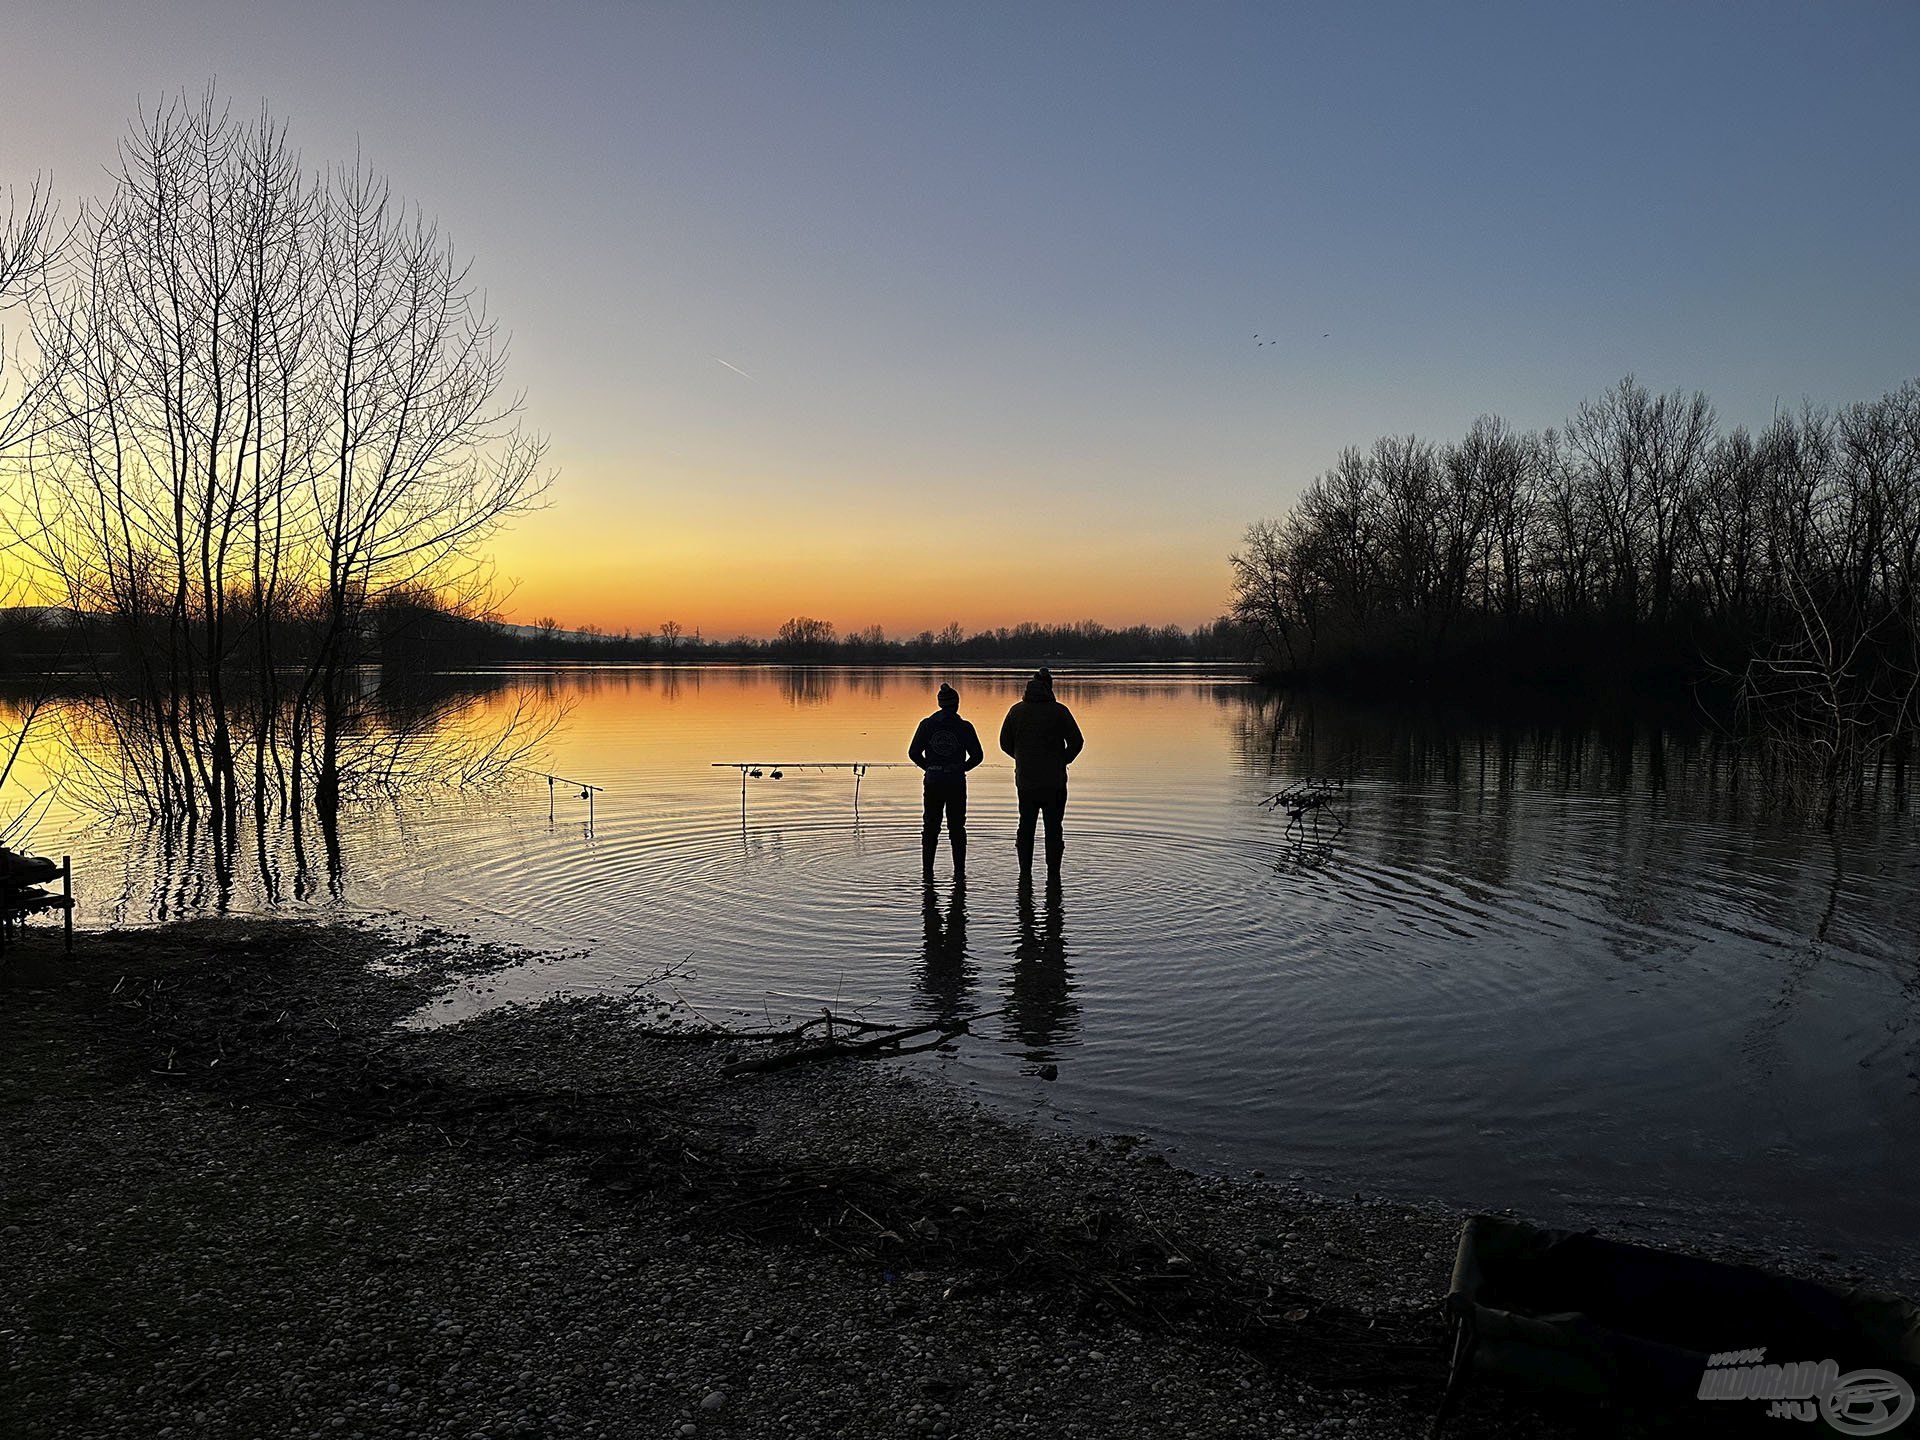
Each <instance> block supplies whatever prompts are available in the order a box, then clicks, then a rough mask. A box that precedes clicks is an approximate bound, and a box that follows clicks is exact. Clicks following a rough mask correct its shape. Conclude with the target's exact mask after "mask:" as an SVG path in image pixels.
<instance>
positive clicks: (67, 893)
mask: <svg viewBox="0 0 1920 1440" xmlns="http://www.w3.org/2000/svg"><path fill="white" fill-rule="evenodd" d="M60 896H61V898H62V899H63V900H64V901H65V902H66V903H65V904H64V905H62V906H61V907H60V913H61V915H62V916H64V917H65V920H66V926H67V954H69V955H71V954H72V953H73V857H72V856H71V855H62V856H61V857H60Z"/></svg>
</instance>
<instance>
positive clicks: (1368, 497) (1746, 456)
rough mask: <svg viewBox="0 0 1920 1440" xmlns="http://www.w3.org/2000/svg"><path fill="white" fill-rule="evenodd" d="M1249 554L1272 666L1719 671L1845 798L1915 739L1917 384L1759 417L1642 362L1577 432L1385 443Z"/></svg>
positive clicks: (1757, 727)
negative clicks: (1720, 421) (1641, 375)
mask: <svg viewBox="0 0 1920 1440" xmlns="http://www.w3.org/2000/svg"><path fill="white" fill-rule="evenodd" d="M1231 563H1232V568H1233V577H1234V584H1233V610H1232V614H1233V617H1234V619H1235V620H1236V621H1237V622H1238V623H1239V624H1240V625H1241V626H1242V627H1243V629H1244V631H1245V633H1246V634H1247V635H1248V637H1250V639H1251V641H1252V643H1253V644H1254V645H1255V647H1256V648H1257V651H1258V655H1259V659H1260V661H1261V663H1262V664H1263V666H1264V667H1265V668H1266V669H1267V670H1268V671H1270V672H1272V673H1274V674H1275V675H1293V676H1319V677H1322V678H1339V679H1344V680H1348V681H1355V682H1360V683H1371V684H1376V685H1377V684H1382V683H1388V684H1393V685H1398V686H1402V687H1404V686H1405V685H1406V684H1407V683H1408V682H1409V681H1412V680H1416V679H1418V680H1420V681H1421V682H1422V683H1423V684H1427V685H1431V684H1433V683H1435V682H1446V681H1448V680H1458V681H1460V682H1463V683H1465V684H1470V685H1477V684H1482V683H1484V682H1485V681H1487V680H1488V679H1499V678H1505V679H1517V680H1526V681H1532V682H1536V683H1546V684H1567V683H1573V682H1589V683H1590V682H1604V683H1610V684H1611V683H1619V682H1630V683H1654V684H1662V685H1668V686H1671V685H1677V684H1686V683H1690V682H1695V681H1699V680H1702V679H1708V680H1717V681H1718V682H1720V684H1721V685H1722V687H1723V688H1724V689H1726V690H1727V691H1728V692H1730V693H1731V694H1732V695H1733V696H1735V697H1736V698H1737V700H1738V703H1739V706H1740V709H1741V712H1742V713H1743V714H1745V715H1746V716H1747V717H1748V719H1749V722H1750V725H1751V726H1752V728H1753V729H1754V732H1755V733H1757V734H1763V735H1765V736H1768V737H1771V740H1772V741H1773V742H1776V743H1779V744H1781V745H1787V744H1788V743H1789V741H1791V744H1792V745H1794V746H1798V747H1801V748H1802V749H1804V748H1805V747H1806V746H1808V745H1809V744H1812V745H1814V746H1815V747H1816V748H1817V750H1818V754H1819V768H1821V769H1822V771H1823V773H1824V774H1825V775H1826V777H1827V778H1826V779H1825V780H1824V781H1823V782H1822V785H1823V787H1824V788H1823V793H1824V794H1826V795H1828V796H1829V797H1832V796H1833V795H1835V794H1836V793H1839V792H1843V791H1844V790H1845V789H1846V788H1847V787H1848V786H1849V785H1851V784H1854V783H1855V782H1857V780H1858V778H1859V776H1860V774H1861V773H1862V767H1864V766H1866V765H1868V764H1871V763H1875V760H1876V757H1878V756H1880V755H1883V754H1886V753H1889V752H1894V753H1897V754H1899V755H1901V756H1904V754H1905V751H1906V748H1907V747H1908V746H1909V744H1910V742H1911V737H1912V733H1913V730H1914V727H1915V723H1916V718H1917V717H1916V708H1917V707H1920V620H1917V619H1916V615H1917V613H1920V382H1914V383H1909V384H1907V385H1905V386H1903V387H1901V388H1900V389H1898V390H1895V391H1893V392H1891V393H1889V394H1887V395H1883V396H1881V397H1880V398H1879V399H1876V400H1868V401H1863V402H1860V403H1857V404H1853V405H1847V406H1843V407H1841V408H1839V409H1838V410H1831V411H1830V410H1825V409H1820V408H1816V407H1814V406H1811V405H1809V406H1807V407H1805V408H1803V409H1802V410H1801V411H1799V412H1797V413H1783V414H1780V415H1778V416H1776V417H1775V419H1774V421H1773V422H1772V423H1771V424H1770V425H1769V426H1768V427H1767V429H1766V430H1765V431H1764V432H1763V433H1761V434H1759V435H1757V436H1756V435H1753V434H1751V433H1749V432H1748V431H1747V430H1745V429H1743V428H1739V427H1735V428H1733V429H1731V430H1727V431H1721V430H1720V429H1718V427H1717V426H1716V422H1715V416H1714V411H1713V407H1712V405H1711V404H1709V403H1708V401H1707V398H1706V397H1705V396H1704V395H1702V394H1700V393H1698V392H1693V393H1687V392H1683V391H1678V390H1676V391H1673V392H1671V393H1669V394H1665V395H1656V394H1653V393H1651V392H1649V391H1648V390H1647V389H1646V387H1644V386H1643V385H1641V384H1639V383H1638V382H1637V381H1636V380H1634V379H1633V377H1631V376H1629V377H1627V378H1626V379H1624V380H1622V381H1621V382H1620V383H1619V384H1618V385H1616V386H1614V387H1613V388H1612V389H1610V390H1608V391H1607V392H1606V393H1605V394H1604V395H1602V396H1600V397H1599V398H1598V399H1596V400H1590V401H1586V402H1583V403H1582V404H1581V405H1580V406H1579V407H1578V409H1577V410H1576V411H1575V413H1574V415H1573V417H1572V418H1571V419H1570V420H1569V421H1568V422H1567V425H1566V427H1565V428H1564V430H1562V431H1560V432H1557V433H1556V432H1554V431H1551V430H1549V431H1547V432H1545V433H1542V434H1537V435H1535V434H1519V433H1516V432H1515V431H1513V430H1512V429H1511V427H1509V426H1508V425H1507V424H1506V423H1505V422H1504V421H1502V420H1500V419H1499V418H1497V417H1494V416H1484V417H1482V418H1481V419H1479V420H1477V421H1475V422H1474V424H1473V426H1472V428H1471V429H1470V430H1469V431H1468V433H1467V435H1466V436H1465V438H1464V439H1462V440H1460V441H1458V442H1453V443H1448V444H1444V445H1434V444H1432V443H1430V442H1427V441H1423V440H1420V439H1418V438H1417V437H1412V436H1406V437H1391V438H1387V439H1382V440H1379V441H1377V442H1375V444H1374V445H1373V447H1372V448H1371V449H1370V450H1367V451H1360V450H1357V449H1349V450H1346V451H1344V452H1342V454H1341V455H1340V456H1339V457H1338V459H1337V460H1336V461H1335V462H1334V465H1333V467H1332V468H1331V469H1330V470H1328V471H1327V472H1326V473H1325V474H1323V475H1320V476H1318V477H1316V478H1315V479H1313V480H1312V481H1310V482H1309V483H1308V484H1307V486H1306V487H1305V489H1304V490H1303V491H1302V492H1301V494H1300V496H1299V498H1298V499H1297V500H1296V501H1295V502H1294V503H1293V504H1292V506H1291V507H1289V508H1288V510H1287V511H1286V512H1285V513H1284V514H1283V515H1281V516H1280V517H1279V518H1274V519H1265V520H1260V521H1257V522H1255V523H1254V524H1253V525H1251V526H1250V527H1249V528H1248V530H1247V532H1246V535H1245V538H1244V541H1243V543H1242V545H1241V547H1240V549H1239V550H1238V551H1236V552H1235V553H1234V555H1233V556H1232V557H1231ZM1830 813H1831V811H1830V810H1829V814H1830Z"/></svg>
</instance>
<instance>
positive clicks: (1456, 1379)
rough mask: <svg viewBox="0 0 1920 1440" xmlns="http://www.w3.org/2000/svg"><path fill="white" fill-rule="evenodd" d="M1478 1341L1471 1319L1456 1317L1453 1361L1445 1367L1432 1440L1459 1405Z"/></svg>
mask: <svg viewBox="0 0 1920 1440" xmlns="http://www.w3.org/2000/svg"><path fill="white" fill-rule="evenodd" d="M1479 1343H1480V1337H1479V1336H1478V1335H1476V1334H1475V1333H1474V1330H1473V1321H1472V1320H1471V1319H1469V1318H1467V1317H1465V1316H1459V1317H1456V1318H1455V1320H1454V1322H1453V1363H1452V1364H1451V1365H1450V1366H1449V1367H1448V1368H1447V1388H1446V1389H1445V1390H1444V1391H1443V1392H1442V1393H1441V1395H1440V1408H1439V1409H1438V1410H1436V1411H1435V1412H1434V1415H1433V1429H1432V1430H1431V1431H1430V1432H1429V1433H1430V1434H1431V1435H1432V1436H1433V1437H1434V1440H1439V1435H1440V1432H1441V1430H1442V1429H1443V1428H1445V1426H1446V1423H1447V1421H1448V1419H1449V1418H1450V1417H1451V1416H1452V1415H1453V1412H1454V1411H1455V1410H1456V1409H1457V1408H1458V1407H1459V1404H1460V1392H1461V1391H1462V1390H1464V1389H1466V1385H1467V1371H1468V1369H1469V1368H1470V1367H1471V1366H1472V1364H1473V1352H1474V1350H1475V1348H1476V1347H1477V1346H1478V1345H1479Z"/></svg>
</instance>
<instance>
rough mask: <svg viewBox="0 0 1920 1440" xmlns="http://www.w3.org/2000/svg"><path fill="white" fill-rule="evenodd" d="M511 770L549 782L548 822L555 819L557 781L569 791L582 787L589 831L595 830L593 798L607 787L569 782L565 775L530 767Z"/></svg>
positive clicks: (518, 767)
mask: <svg viewBox="0 0 1920 1440" xmlns="http://www.w3.org/2000/svg"><path fill="white" fill-rule="evenodd" d="M510 768H511V769H514V770H518V771H519V772H520V773H521V774H523V775H537V776H539V777H540V778H541V779H542V780H544V781H546V782H547V819H548V820H552V819H553V797H554V788H553V787H554V784H555V782H556V781H557V782H558V783H560V784H562V785H565V786H566V787H567V788H568V789H572V788H573V787H574V786H575V785H578V786H579V787H580V798H581V799H582V800H584V801H586V802H587V829H589V830H591V829H593V797H594V796H596V795H598V794H600V793H601V792H602V791H604V790H605V789H606V788H607V787H606V786H604V785H589V784H588V783H587V782H586V781H584V780H569V779H568V778H567V777H566V776H565V775H555V774H553V773H551V772H550V771H546V770H535V769H534V768H533V767H532V766H530V765H514V766H511V767H510Z"/></svg>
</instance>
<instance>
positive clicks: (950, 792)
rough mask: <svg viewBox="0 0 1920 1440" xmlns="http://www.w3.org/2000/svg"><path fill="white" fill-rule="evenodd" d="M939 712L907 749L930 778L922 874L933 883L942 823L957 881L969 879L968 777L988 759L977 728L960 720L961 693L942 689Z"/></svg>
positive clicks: (947, 687) (924, 723) (922, 833)
mask: <svg viewBox="0 0 1920 1440" xmlns="http://www.w3.org/2000/svg"><path fill="white" fill-rule="evenodd" d="M938 698H939V701H940V708H939V709H938V710H936V711H934V712H933V714H931V715H929V716H927V718H926V719H924V720H922V721H921V722H920V725H919V728H918V729H916V730H915V731H914V732H913V743H912V744H910V745H909V746H907V758H908V759H909V760H911V761H913V763H914V764H916V765H918V766H919V767H920V769H921V771H922V772H923V773H924V775H925V777H926V783H925V788H924V794H925V802H924V805H923V807H922V814H921V822H920V872H921V874H922V875H924V876H925V877H926V878H927V879H929V880H931V879H933V856H934V852H935V851H936V850H938V849H939V848H940V822H941V819H942V818H943V817H944V818H945V820H946V825H947V839H948V841H949V842H950V843H951V844H952V846H953V878H954V879H955V880H956V881H958V880H963V879H965V878H966V873H967V772H968V771H969V770H971V769H973V767H974V766H976V765H978V764H979V763H980V762H981V761H982V760H984V759H986V758H987V752H986V751H985V750H983V749H981V748H980V736H979V735H978V734H977V733H976V732H975V730H974V728H973V722H972V721H970V720H963V719H961V718H960V692H959V691H957V690H955V689H954V688H953V686H951V685H942V686H941V687H940V694H939V697H938Z"/></svg>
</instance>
